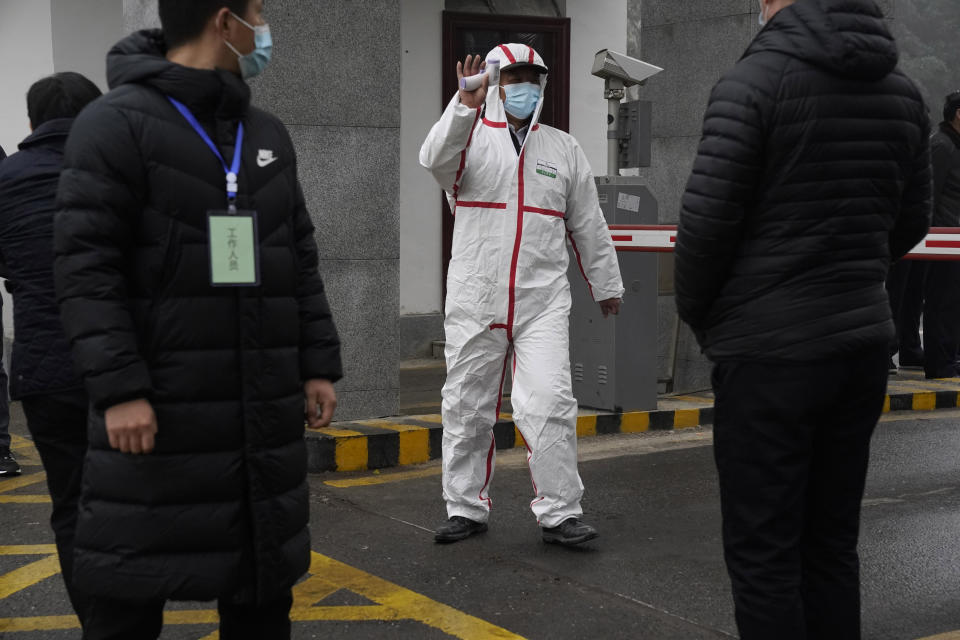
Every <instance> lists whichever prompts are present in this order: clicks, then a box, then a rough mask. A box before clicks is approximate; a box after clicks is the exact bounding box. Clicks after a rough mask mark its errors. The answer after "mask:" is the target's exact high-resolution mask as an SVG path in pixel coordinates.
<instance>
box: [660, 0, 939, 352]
mask: <svg viewBox="0 0 960 640" xmlns="http://www.w3.org/2000/svg"><path fill="white" fill-rule="evenodd" d="M896 64H897V49H896V45H895V43H894V41H893V38H892V37H891V36H890V33H889V31H888V30H887V27H886V26H885V24H884V22H883V18H882V14H881V11H880V9H879V8H878V7H877V5H876V4H875V3H874V2H873V0H798V2H796V3H795V4H793V5H791V6H789V7H787V8H786V9H783V10H781V11H780V12H778V13H777V14H776V16H775V17H774V18H773V19H772V20H771V21H770V23H769V24H768V25H767V27H766V28H765V29H763V30H762V31H761V32H760V34H759V35H758V36H757V38H756V39H755V40H754V42H753V43H752V44H751V45H750V47H749V49H748V50H747V52H746V54H745V55H744V56H743V58H742V59H741V60H740V62H739V63H738V64H737V65H736V67H734V69H733V70H732V71H730V72H729V73H727V74H726V75H725V76H724V77H723V78H722V79H721V80H720V82H719V83H718V84H717V85H716V87H715V88H714V90H713V94H712V95H711V98H710V103H709V106H708V108H707V114H706V118H705V122H704V133H703V138H702V140H701V142H700V148H699V152H698V155H697V158H696V162H695V164H694V167H693V173H692V175H691V177H690V180H689V182H688V184H687V190H686V193H685V194H684V196H683V204H682V210H681V213H680V229H679V232H678V236H677V249H676V294H677V308H678V310H679V313H680V317H681V318H682V319H683V320H684V321H686V322H687V323H688V324H690V326H691V327H692V328H693V329H694V331H695V332H696V334H697V338H698V340H699V341H700V345H701V347H702V348H703V349H704V351H705V352H706V354H707V356H708V357H710V358H711V359H712V360H714V361H717V360H736V359H751V360H753V359H762V360H772V361H813V360H822V359H825V358H831V357H836V356H838V355H840V354H842V353H850V352H855V351H860V350H862V349H865V348H868V347H871V346H873V345H880V344H886V343H889V341H890V340H891V339H892V338H893V324H892V322H891V319H890V305H889V304H888V301H887V294H886V291H885V290H884V286H883V285H884V279H885V277H886V274H887V270H888V267H889V265H890V261H891V259H897V258H899V257H900V256H902V255H903V254H905V253H906V252H907V251H909V250H910V248H911V247H913V245H914V244H916V243H917V242H918V241H919V240H920V239H921V238H922V237H923V236H924V234H925V233H926V230H927V228H928V227H929V224H930V198H931V173H930V147H929V140H928V137H929V134H930V125H929V118H928V116H927V112H926V108H925V106H924V104H923V101H922V99H921V97H920V94H919V92H918V91H917V89H916V88H915V87H914V85H913V83H911V81H910V80H908V79H907V77H906V76H905V75H903V74H902V73H901V72H900V71H898V70H896Z"/></svg>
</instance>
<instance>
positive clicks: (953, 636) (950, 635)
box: [917, 631, 960, 640]
mask: <svg viewBox="0 0 960 640" xmlns="http://www.w3.org/2000/svg"><path fill="white" fill-rule="evenodd" d="M917 640H960V631H948V632H947V633H941V634H939V635H936V636H927V637H926V638H917Z"/></svg>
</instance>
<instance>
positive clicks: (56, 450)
mask: <svg viewBox="0 0 960 640" xmlns="http://www.w3.org/2000/svg"><path fill="white" fill-rule="evenodd" d="M99 97H100V89H98V88H97V85H95V84H93V82H91V81H90V80H88V79H87V78H85V77H84V76H82V75H80V74H79V73H73V72H69V71H68V72H63V73H57V74H54V75H52V76H49V77H47V78H43V79H42V80H39V81H37V82H36V83H34V84H33V86H31V87H30V90H29V91H28V92H27V113H28V114H29V117H30V127H31V129H32V130H33V133H31V134H30V135H29V136H27V138H26V139H25V140H24V141H23V142H21V143H20V150H19V151H18V152H17V153H15V154H13V155H12V156H10V157H9V158H8V159H7V160H5V161H4V162H3V164H0V255H2V256H3V261H4V263H5V264H6V267H7V272H6V277H7V287H8V288H9V289H10V292H11V293H12V294H13V301H14V306H13V314H14V315H13V322H14V327H15V328H16V335H15V336H14V339H13V357H12V359H11V363H10V366H11V371H10V396H11V397H12V398H13V399H14V400H21V401H22V403H23V412H24V414H26V417H27V428H28V429H29V430H30V435H31V437H32V438H33V442H34V444H35V445H36V447H37V451H38V452H39V453H40V459H41V460H42V461H43V469H44V471H45V472H46V474H47V488H48V489H49V491H50V500H51V502H52V503H53V512H52V513H51V515H50V525H51V528H52V529H53V533H54V536H55V538H56V542H57V554H58V556H59V558H60V567H61V569H62V574H63V581H64V583H65V584H66V587H67V593H68V594H69V596H70V602H71V604H72V605H73V610H74V611H75V612H76V614H77V617H78V618H79V620H80V623H81V625H83V624H85V622H86V619H87V612H88V609H89V602H88V599H87V598H86V597H85V596H84V595H83V594H82V593H80V592H78V591H77V589H76V588H74V586H73V571H72V565H73V537H74V529H75V527H76V522H77V500H78V499H79V497H80V478H81V472H82V470H83V459H84V456H85V455H86V453H87V408H88V404H89V403H88V400H87V394H86V393H84V391H83V382H82V381H81V380H80V376H79V375H77V372H76V369H75V367H74V366H73V358H72V357H71V356H70V344H69V343H68V342H67V337H66V336H65V335H64V333H63V324H62V323H61V322H60V310H59V309H58V308H57V300H56V296H55V295H54V289H53V216H54V212H55V210H56V207H55V206H54V197H55V196H56V193H57V182H58V181H59V180H60V170H61V169H62V167H63V149H64V146H65V145H66V143H67V135H68V134H69V133H70V127H71V126H73V122H74V118H76V116H77V115H78V114H79V113H80V111H81V110H83V108H84V107H86V106H87V105H88V104H89V103H91V102H93V101H94V100H96V99H97V98H99ZM5 383H6V376H4V377H3V383H2V384H5ZM0 393H2V391H0ZM0 399H5V398H0ZM3 411H6V405H4V406H3ZM0 456H2V452H0Z"/></svg>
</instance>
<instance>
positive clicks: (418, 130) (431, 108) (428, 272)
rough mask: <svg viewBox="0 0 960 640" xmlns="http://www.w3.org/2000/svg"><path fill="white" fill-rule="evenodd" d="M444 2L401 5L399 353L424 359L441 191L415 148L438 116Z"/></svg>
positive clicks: (438, 293) (438, 306) (405, 0)
mask: <svg viewBox="0 0 960 640" xmlns="http://www.w3.org/2000/svg"><path fill="white" fill-rule="evenodd" d="M443 8H444V0H401V2H400V16H401V17H400V52H401V53H400V79H401V84H400V114H401V115H400V118H401V122H400V159H401V160H400V315H401V320H400V322H401V340H400V341H401V345H402V347H401V354H402V355H403V356H405V357H411V356H416V355H426V354H427V353H428V352H429V349H430V343H431V342H432V341H433V340H441V339H442V338H443V318H442V312H443V301H442V287H441V278H442V275H441V274H442V273H443V271H442V269H443V267H442V263H441V262H442V253H443V239H442V225H441V219H440V217H441V215H443V214H442V211H441V206H440V197H441V196H440V189H439V188H438V187H437V183H436V182H435V181H434V179H433V177H432V176H431V175H430V174H429V173H428V172H427V171H425V170H424V169H423V167H421V166H420V162H419V161H418V155H419V153H420V145H421V144H422V143H423V140H424V138H425V137H426V135H427V132H428V131H429V130H430V127H432V126H433V123H434V122H436V121H437V119H438V118H439V117H440V112H441V107H440V105H441V100H442V96H441V95H440V82H441V78H442V74H443V72H444V70H443V69H442V68H441V64H442V56H441V54H440V41H441V36H442V32H443V25H442V21H441V16H442V12H443Z"/></svg>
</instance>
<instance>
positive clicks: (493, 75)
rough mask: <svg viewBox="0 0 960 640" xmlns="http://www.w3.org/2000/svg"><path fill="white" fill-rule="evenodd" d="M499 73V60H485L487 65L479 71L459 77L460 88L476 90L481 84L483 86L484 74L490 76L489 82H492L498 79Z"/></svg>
mask: <svg viewBox="0 0 960 640" xmlns="http://www.w3.org/2000/svg"><path fill="white" fill-rule="evenodd" d="M499 73H500V61H499V60H490V61H488V62H487V67H486V69H484V70H483V71H481V72H480V73H478V74H476V75H473V76H467V77H466V78H460V88H461V89H462V90H463V91H476V90H477V89H479V88H480V87H481V86H483V77H484V76H486V75H489V76H490V84H494V83H496V82H497V81H498V80H499Z"/></svg>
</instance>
